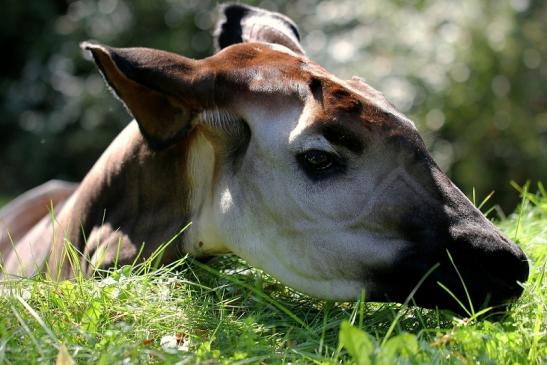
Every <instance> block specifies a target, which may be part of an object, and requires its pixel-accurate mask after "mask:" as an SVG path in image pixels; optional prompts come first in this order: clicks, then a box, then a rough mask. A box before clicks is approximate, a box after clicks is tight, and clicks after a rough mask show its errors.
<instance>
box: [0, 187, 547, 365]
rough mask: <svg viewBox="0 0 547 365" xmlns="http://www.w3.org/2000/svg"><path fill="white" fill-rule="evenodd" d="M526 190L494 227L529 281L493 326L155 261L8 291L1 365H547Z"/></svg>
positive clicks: (538, 211)
mask: <svg viewBox="0 0 547 365" xmlns="http://www.w3.org/2000/svg"><path fill="white" fill-rule="evenodd" d="M528 191H529V190H528V189H524V188H521V193H522V194H523V196H524V199H523V204H522V205H521V207H519V209H517V211H516V212H515V213H514V214H513V215H511V216H510V217H509V218H507V219H506V220H504V221H501V222H499V223H498V225H499V226H500V227H501V229H502V230H503V231H504V232H505V233H506V234H507V235H508V236H509V237H511V238H514V239H515V241H516V242H517V243H518V244H519V245H520V246H521V247H523V249H524V250H525V252H526V253H527V254H528V256H529V257H530V259H531V274H530V279H529V281H528V282H527V283H525V284H524V286H525V291H524V295H523V296H522V298H521V299H519V300H518V301H517V303H515V304H514V305H512V307H511V308H510V310H509V311H508V313H507V314H506V315H505V316H504V317H503V318H501V319H499V320H498V321H496V322H492V321H489V320H480V319H477V318H471V319H464V318H457V317H453V316H452V315H451V314H450V313H448V312H441V311H436V310H426V309H422V308H418V307H408V306H401V305H398V304H379V303H368V302H366V301H365V300H364V299H363V298H362V299H361V300H360V301H358V302H357V303H332V302H325V301H320V300H316V299H313V298H310V297H307V296H305V295H301V294H298V293H296V292H294V291H292V290H291V289H289V288H287V287H284V286H282V285H280V284H279V283H278V282H277V281H275V280H274V279H273V278H271V277H270V276H268V275H266V274H264V273H263V272H261V271H259V270H256V269H253V268H250V267H248V266H247V265H246V264H245V263H244V262H243V261H242V260H240V259H238V258H236V257H222V258H217V259H214V260H213V261H211V262H208V263H207V264H203V263H200V262H196V261H194V260H192V259H191V258H189V257H186V258H182V259H181V260H179V261H178V262H176V263H173V264H171V265H169V266H167V267H161V268H159V269H156V268H154V265H153V263H152V262H151V261H150V260H149V261H148V262H146V263H144V264H139V265H132V266H124V267H120V268H117V269H116V270H113V271H111V272H110V273H108V274H109V275H106V273H102V272H98V276H99V279H81V278H80V279H76V280H72V281H60V282H57V281H50V280H48V279H46V278H44V277H35V278H30V279H20V280H4V282H3V283H2V291H3V295H2V296H0V313H1V315H0V364H4V363H5V364H42V363H53V362H54V361H55V359H56V358H57V356H58V354H65V355H66V353H68V355H69V357H71V358H72V359H73V360H74V361H75V362H76V363H78V364H86V363H89V364H113V363H124V364H149V363H152V364H176V363H179V364H184V363H191V364H192V363H200V362H207V361H212V363H226V364H245V363H288V362H291V363H318V364H334V363H336V364H338V363H359V364H397V363H401V364H424V363H430V364H476V363H480V364H509V363H518V364H542V363H545V361H546V360H547V333H546V328H545V323H546V321H547V314H546V313H547V310H546V309H547V280H546V279H545V271H546V262H547V195H546V194H545V192H544V191H543V190H542V187H541V188H540V193H538V194H530V193H529V192H528ZM461 299H463V301H464V302H465V298H461ZM63 346H66V349H67V351H66V352H63V351H64V350H63ZM65 358H66V357H65Z"/></svg>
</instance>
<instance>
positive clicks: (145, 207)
mask: <svg viewBox="0 0 547 365" xmlns="http://www.w3.org/2000/svg"><path fill="white" fill-rule="evenodd" d="M220 13H221V19H220V21H219V23H218V27H217V31H216V32H215V37H216V38H215V40H216V45H217V48H218V52H216V53H215V54H214V55H212V56H211V57H208V58H205V59H202V60H193V59H189V58H186V57H183V56H181V55H177V54H174V53H169V52H164V51H160V50H154V49H149V48H113V47H108V46H105V45H100V44H96V43H84V44H83V48H84V49H85V50H87V51H89V52H91V54H92V55H93V58H94V60H95V62H96V63H97V66H98V68H99V70H100V72H101V73H102V75H103V76H104V78H105V80H106V83H107V84H108V85H109V86H110V88H111V89H112V91H113V92H114V94H115V95H116V96H117V97H118V98H119V99H120V100H121V101H122V103H123V104H124V105H125V107H126V108H127V110H128V111H129V113H130V114H131V115H132V116H133V117H134V121H132V122H131V123H130V124H129V125H128V126H127V127H126V128H125V129H124V130H123V131H122V132H121V133H120V135H119V136H118V137H117V138H116V139H115V140H114V141H113V142H112V144H111V145H110V146H109V147H108V149H107V150H106V151H105V152H104V154H103V155H102V157H101V158H100V159H99V160H98V161H97V163H96V164H95V166H94V167H93V168H92V169H91V171H89V173H88V174H87V175H86V176H85V178H84V179H83V181H82V182H81V183H80V184H79V185H74V186H72V185H67V184H65V183H60V182H58V183H53V184H51V183H50V184H46V185H43V186H41V187H38V188H36V189H35V190H33V191H31V192H30V193H27V194H24V195H23V196H21V197H20V198H18V199H16V200H15V201H14V202H13V203H11V204H8V205H7V206H6V207H5V208H4V209H3V210H2V211H1V212H0V217H1V220H2V222H3V226H2V228H3V229H4V230H5V231H7V232H11V233H12V234H11V238H10V237H8V236H7V235H6V234H4V236H2V238H1V240H0V255H1V257H3V270H4V273H3V274H4V276H17V275H24V276H30V275H34V274H35V273H37V272H40V271H47V273H48V274H49V275H50V276H51V277H53V278H70V277H71V276H72V275H73V271H72V268H71V266H70V263H69V260H67V257H66V254H65V250H66V247H65V245H66V243H67V242H70V244H71V245H73V246H74V248H75V252H79V253H81V267H82V268H83V269H84V271H85V272H86V273H87V274H91V273H92V272H93V271H94V270H96V269H97V268H98V267H101V268H107V267H111V266H112V265H114V264H115V263H117V264H118V265H122V264H124V263H131V262H133V261H134V260H135V258H136V257H137V255H138V253H139V250H140V248H141V246H142V245H144V246H143V247H144V248H143V250H142V252H141V257H142V258H146V257H147V256H149V255H150V254H151V253H152V252H154V251H155V250H156V249H157V248H158V247H159V245H160V244H162V243H163V242H167V241H169V240H170V239H172V238H173V237H175V236H176V235H177V233H178V232H179V231H180V229H181V227H183V226H185V225H186V224H187V223H188V222H192V225H191V227H190V228H189V229H188V230H187V231H185V232H184V233H183V234H181V235H180V236H177V238H176V240H175V241H174V242H173V243H172V244H171V245H169V246H168V247H167V249H166V251H165V254H164V255H163V257H162V259H163V262H165V263H167V262H171V261H173V260H176V259H177V258H180V257H181V256H182V255H185V254H188V253H189V254H192V255H194V256H196V257H201V256H209V255H217V254H225V253H234V254H236V255H239V256H240V257H242V258H244V259H245V260H247V261H248V262H249V263H250V264H252V265H255V266H256V267H258V268H261V269H263V270H264V271H266V272H267V273H269V274H271V275H273V276H274V277H276V278H278V279H279V280H280V281H281V282H283V283H285V284H287V285H289V286H291V287H293V288H295V289H297V290H299V291H301V292H304V293H307V294H309V295H312V296H316V297H320V298H326V299H331V300H355V299H356V298H358V297H359V295H360V294H361V292H362V291H363V290H364V292H365V296H366V298H367V299H368V300H372V301H397V302H404V301H405V300H406V299H407V297H408V296H409V295H410V294H411V293H413V300H414V302H415V303H417V304H418V305H420V306H424V307H439V308H447V309H452V310H455V311H458V312H461V311H462V308H460V307H459V305H458V304H457V302H456V301H455V300H454V299H453V298H452V297H451V296H450V294H448V293H447V291H446V290H445V289H443V288H442V287H441V285H440V284H443V285H444V286H445V287H447V288H448V289H449V290H450V291H452V293H453V294H454V295H456V296H457V297H458V298H460V300H462V301H463V302H464V303H467V300H466V298H467V297H466V295H467V294H466V290H467V292H468V293H469V296H470V300H471V303H472V305H473V306H474V308H475V310H478V309H479V308H482V307H484V306H505V305H506V304H507V303H509V302H511V300H513V299H515V298H518V297H519V296H520V295H521V293H522V286H521V283H523V282H525V281H526V280H527V277H528V261H527V259H526V256H525V255H524V253H523V252H522V250H521V249H520V248H519V247H518V246H516V245H515V244H514V243H513V242H511V241H509V240H508V239H507V238H506V237H504V236H503V234H502V233H501V232H500V231H499V230H498V229H497V228H496V227H495V226H494V225H493V224H492V223H490V222H489V221H488V220H487V219H486V218H485V217H484V215H483V214H482V213H481V212H480V211H479V210H478V209H476V208H475V207H474V206H473V204H472V203H471V202H470V201H469V200H468V199H467V198H466V197H465V196H464V194H462V192H461V191H460V190H459V189H458V188H457V187H456V186H454V184H453V183H452V182H451V181H450V180H449V179H448V178H447V177H446V175H445V174H444V173H443V172H442V171H441V170H440V168H439V167H438V166H437V164H436V163H435V162H434V161H433V159H432V158H431V156H430V154H429V153H428V152H427V150H426V147H425V145H424V143H423V141H422V139H421V137H420V135H419V134H418V131H417V130H416V128H415V126H414V124H413V123H412V122H411V121H410V120H408V119H407V118H406V117H405V116H404V115H403V114H401V113H400V112H398V111H397V110H396V109H395V108H394V107H393V106H392V105H391V104H390V103H389V102H388V101H387V100H386V99H385V98H384V96H383V95H382V94H381V93H380V92H378V91H376V90H375V89H373V88H372V87H371V86H369V85H367V84H366V83H364V82H363V81H362V80H361V79H359V78H353V79H352V80H347V81H346V80H341V79H338V78H336V77H335V76H334V75H332V74H331V73H329V72H328V71H327V70H325V69H324V68H322V67H321V66H319V65H318V64H316V63H314V62H313V61H312V60H310V59H309V58H308V57H307V56H306V54H305V51H304V50H303V48H302V46H301V45H300V43H299V39H300V36H299V32H298V29H297V27H296V25H295V24H294V23H293V22H292V20H290V19H289V18H287V17H285V16H283V15H281V14H277V13H273V12H269V11H266V10H262V9H258V8H253V7H249V6H244V5H228V6H225V7H221V12H220ZM48 202H51V204H53V205H54V206H55V219H53V220H52V219H51V218H50V215H49V214H48V211H47V209H48V206H49V205H50V204H49V203H48ZM23 218H24V219H23ZM12 240H13V241H14V245H12ZM462 282H463V283H465V287H466V290H464V285H463V283H462Z"/></svg>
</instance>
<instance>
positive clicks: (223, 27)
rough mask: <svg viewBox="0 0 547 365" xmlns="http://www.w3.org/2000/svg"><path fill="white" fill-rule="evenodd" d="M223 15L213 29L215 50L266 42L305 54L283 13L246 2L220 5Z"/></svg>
mask: <svg viewBox="0 0 547 365" xmlns="http://www.w3.org/2000/svg"><path fill="white" fill-rule="evenodd" d="M219 9H220V14H221V16H223V19H222V18H221V20H219V21H218V22H217V26H216V30H215V33H214V37H215V47H216V49H217V51H219V50H221V49H223V48H225V47H228V46H230V45H232V44H235V43H246V42H266V43H273V44H280V45H283V46H285V47H287V48H289V49H291V50H292V51H294V52H296V53H299V54H304V53H305V52H304V49H303V48H302V46H301V45H300V34H299V32H298V28H297V26H296V24H295V23H294V22H293V21H292V20H291V19H290V18H288V17H286V16H285V15H282V14H279V13H276V12H273V11H268V10H264V9H260V8H255V7H252V6H248V5H241V4H228V5H221V6H220V8H219Z"/></svg>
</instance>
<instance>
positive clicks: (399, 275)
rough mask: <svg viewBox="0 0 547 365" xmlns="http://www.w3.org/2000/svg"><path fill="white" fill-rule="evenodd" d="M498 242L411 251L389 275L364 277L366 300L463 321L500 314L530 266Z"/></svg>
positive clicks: (514, 249) (519, 253) (503, 241)
mask: <svg viewBox="0 0 547 365" xmlns="http://www.w3.org/2000/svg"><path fill="white" fill-rule="evenodd" d="M470 237H474V238H475V241H471V242H470V241H469V240H467V239H469V238H470ZM498 237H499V240H498V241H491V240H488V241H483V240H480V239H479V238H477V237H476V236H475V235H469V236H468V237H460V238H458V239H456V240H450V241H449V243H448V244H445V245H442V246H441V247H442V248H440V249H438V250H436V252H431V251H429V252H424V251H423V250H416V246H414V247H413V248H410V249H409V250H408V251H407V252H405V253H404V254H402V255H401V256H400V259H399V260H398V261H397V262H396V263H395V264H394V267H393V268H391V269H390V270H385V271H379V272H378V271H377V272H376V273H373V275H372V277H371V276H370V275H369V277H368V280H367V281H369V282H373V283H374V285H373V290H371V292H369V295H367V298H368V299H369V300H372V301H375V300H378V301H386V300H387V301H394V302H399V303H409V304H415V305H418V306H420V307H424V308H439V309H447V310H450V311H452V312H455V313H457V314H459V315H462V316H466V317H469V316H471V315H473V314H475V313H477V312H479V311H480V310H482V309H485V308H489V307H491V310H489V311H487V313H488V314H489V315H490V314H492V313H503V312H505V311H506V310H507V307H508V306H509V305H510V304H511V303H513V302H514V301H515V300H517V299H518V298H519V297H520V296H521V295H522V292H523V290H524V288H523V286H522V283H524V282H526V280H527V279H528V275H529V264H528V260H527V258H526V256H525V254H524V253H523V251H522V250H521V249H520V248H519V247H518V246H517V245H515V244H514V243H512V242H510V241H509V240H507V239H506V238H504V237H503V236H501V235H499V236H498ZM464 238H467V239H464ZM422 247H423V245H422ZM425 257H429V259H425ZM435 258H436V259H435Z"/></svg>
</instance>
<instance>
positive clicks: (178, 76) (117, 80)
mask: <svg viewBox="0 0 547 365" xmlns="http://www.w3.org/2000/svg"><path fill="white" fill-rule="evenodd" d="M81 47H82V48H83V49H85V50H89V51H91V53H92V54H93V58H94V59H95V62H96V63H97V65H98V66H99V68H100V70H101V73H102V74H103V76H104V78H105V80H106V81H107V82H108V84H109V85H110V87H111V88H112V89H113V90H114V92H115V94H116V95H117V96H118V97H119V98H120V99H121V100H122V102H123V103H124V104H125V106H126V107H127V109H128V111H129V112H130V113H131V114H132V115H133V117H135V119H136V120H137V122H138V124H139V127H140V130H141V132H142V134H143V135H144V137H145V139H146V140H147V142H148V143H149V144H150V146H151V147H152V148H155V149H160V148H164V147H167V146H169V145H171V144H173V143H175V142H177V141H179V140H180V139H182V138H183V137H184V136H185V135H186V133H187V132H188V130H189V129H190V127H191V126H190V122H191V121H192V119H193V118H194V116H195V115H196V114H198V113H200V112H201V111H203V110H204V109H205V108H207V106H208V105H209V104H210V103H211V99H212V96H211V95H210V92H212V90H213V84H214V80H213V76H212V75H208V74H207V72H206V71H204V69H205V68H204V67H201V64H200V61H194V60H191V59H188V58H185V57H182V56H179V55H176V54H173V53H169V52H164V51H159V50H154V49H149V48H113V47H108V46H103V45H99V44H94V43H89V42H84V43H82V44H81Z"/></svg>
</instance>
